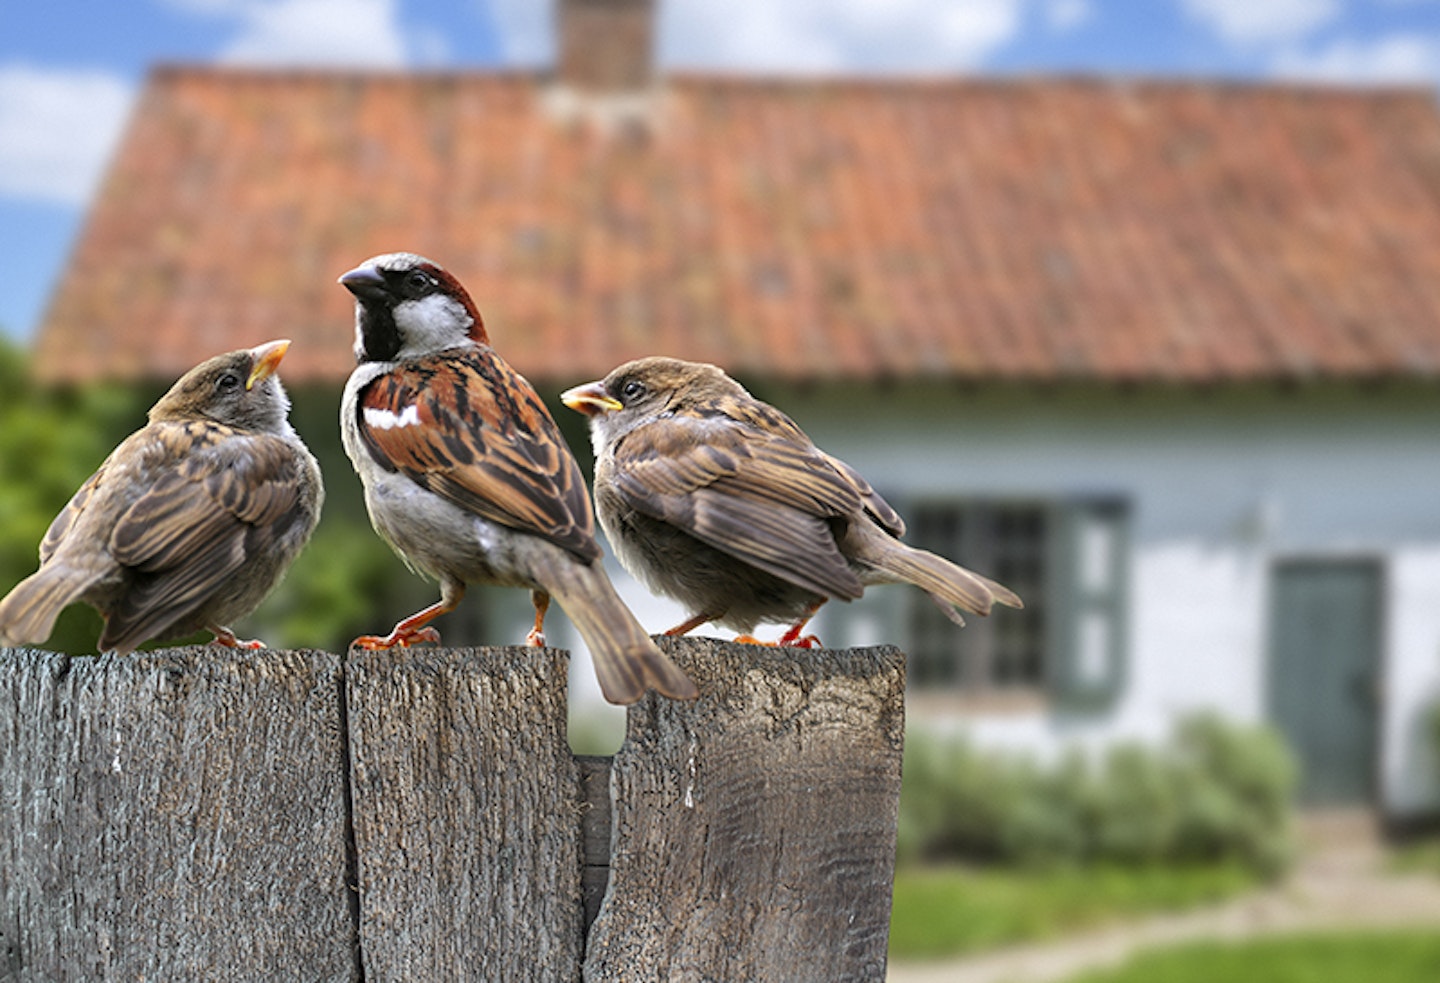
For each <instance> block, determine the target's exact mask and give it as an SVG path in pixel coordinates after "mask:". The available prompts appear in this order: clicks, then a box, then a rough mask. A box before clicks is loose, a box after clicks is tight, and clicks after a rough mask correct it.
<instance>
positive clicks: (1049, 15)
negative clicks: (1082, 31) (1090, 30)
mask: <svg viewBox="0 0 1440 983" xmlns="http://www.w3.org/2000/svg"><path fill="white" fill-rule="evenodd" d="M1094 13H1095V8H1094V6H1093V5H1092V4H1091V2H1090V0H1048V2H1047V3H1046V4H1045V23H1046V25H1047V26H1048V27H1049V28H1050V29H1051V30H1052V31H1068V30H1071V29H1072V28H1076V27H1079V26H1080V25H1081V24H1084V23H1085V22H1086V21H1088V20H1089V19H1090V18H1091V17H1092V16H1093V15H1094Z"/></svg>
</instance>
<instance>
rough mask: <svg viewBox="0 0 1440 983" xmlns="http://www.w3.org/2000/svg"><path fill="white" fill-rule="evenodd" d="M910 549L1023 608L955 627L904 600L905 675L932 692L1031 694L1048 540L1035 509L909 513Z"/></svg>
mask: <svg viewBox="0 0 1440 983" xmlns="http://www.w3.org/2000/svg"><path fill="white" fill-rule="evenodd" d="M911 518H912V522H911V529H912V535H911V536H910V537H909V540H910V542H911V543H912V544H914V545H916V546H919V547H921V548H923V549H928V550H930V551H932V552H934V553H939V554H940V555H942V556H945V557H948V558H949V559H951V560H954V561H956V562H958V563H960V564H961V565H962V566H966V567H969V568H970V569H972V570H974V571H976V572H977V573H981V574H984V575H985V576H987V577H989V578H991V579H993V580H998V581H999V582H1000V583H1002V584H1004V585H1005V586H1007V587H1009V588H1010V589H1011V590H1013V591H1015V592H1016V593H1017V594H1019V595H1020V596H1021V598H1022V599H1023V600H1024V601H1025V608H1024V609H1023V610H1020V611H1016V610H1013V609H1010V608H1006V607H997V608H996V610H995V611H994V612H992V614H991V616H990V617H988V618H982V617H979V616H971V615H967V616H966V622H967V624H966V627H965V628H963V629H962V628H957V627H956V626H955V625H954V624H952V623H951V622H950V621H949V620H948V619H947V618H946V617H945V615H944V614H943V613H942V612H941V611H940V610H939V609H938V608H937V607H936V606H935V605H934V604H933V603H932V602H931V601H930V599H929V598H927V597H925V596H924V595H923V594H918V593H917V594H914V596H913V597H912V599H911V602H910V610H911V616H910V629H911V633H910V652H909V656H910V677H911V679H912V680H913V681H914V682H915V683H916V684H917V685H919V686H926V687H933V688H943V687H951V688H956V687H959V688H965V689H969V690H984V689H991V688H1014V687H1019V688H1038V687H1039V686H1040V685H1041V684H1042V683H1043V681H1044V677H1045V658H1044V638H1045V616H1046V604H1045V596H1044V593H1045V591H1044V588H1045V566H1046V557H1047V544H1046V537H1047V534H1048V530H1047V522H1046V511H1045V509H1044V508H1042V507H1040V506H1034V505H1015V504H991V503H982V502H974V503H955V504H943V505H941V504H932V505H926V506H922V507H920V508H917V509H914V510H912V513H911Z"/></svg>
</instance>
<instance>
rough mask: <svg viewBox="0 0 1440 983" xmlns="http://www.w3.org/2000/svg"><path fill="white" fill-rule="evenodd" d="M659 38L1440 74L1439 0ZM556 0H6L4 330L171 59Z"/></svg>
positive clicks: (274, 61) (734, 66) (767, 18)
mask: <svg viewBox="0 0 1440 983" xmlns="http://www.w3.org/2000/svg"><path fill="white" fill-rule="evenodd" d="M657 2H658V3H659V5H660V8H661V20H660V29H659V40H658V49H659V50H658V58H659V61H660V63H661V64H662V66H665V67H669V68H675V69H690V68H696V69H721V70H726V71H751V72H765V73H777V72H778V73H786V74H790V73H811V74H813V73H861V74H871V75H873V74H932V73H937V72H939V73H963V74H972V75H973V74H1015V73H1076V72H1080V73H1087V74H1117V75H1126V76H1156V75H1158V76H1177V75H1181V76H1190V77H1216V78H1222V77H1223V78H1243V79H1255V80H1277V81H1293V80H1301V81H1307V82H1317V83H1320V84H1327V85H1331V84H1338V85H1374V84H1393V83H1400V84H1417V85H1423V86H1428V87H1432V88H1433V87H1436V86H1437V85H1440V0H657ZM550 17H551V8H550V5H549V3H547V2H545V0H450V2H439V0H125V2H116V0H45V2H43V3H41V2H33V0H0V27H3V30H0V263H3V267H4V269H5V271H6V277H5V284H6V289H5V290H0V330H3V331H5V332H7V333H9V334H10V335H12V336H15V337H19V338H28V337H29V336H30V335H31V334H32V332H33V331H34V329H35V327H36V326H37V325H38V322H39V320H40V318H41V316H42V315H43V311H44V305H45V303H46V301H47V299H48V296H49V293H50V290H51V289H52V288H53V286H54V284H55V281H56V278H57V276H58V275H59V272H60V269H61V267H62V265H63V263H64V260H65V257H66V255H67V253H68V251H69V249H70V246H71V243H72V240H73V239H74V237H75V235H76V234H77V232H78V230H79V228H80V223H81V222H82V221H83V217H84V212H85V207H86V204H87V202H88V201H89V198H90V196H91V194H92V192H93V190H94V187H95V185H96V182H97V181H98V179H99V177H100V175H101V174H102V173H103V170H104V166H105V163H106V160H107V159H108V156H109V154H110V152H111V150H112V148H113V147H114V144H115V141H116V139H117V138H118V136H119V134H120V133H121V131H122V129H123V126H124V122H125V119H126V117H127V114H128V112H129V110H130V107H131V105H132V104H133V101H134V99H135V96H136V94H137V93H138V92H139V90H140V87H141V86H142V84H143V81H144V76H145V72H146V69H147V67H148V66H149V65H151V64H153V63H155V62H157V61H166V62H177V61H178V62H189V63H218V64H245V65H273V66H282V65H343V66H348V67H356V66H375V67H383V68H391V69H394V68H405V67H418V68H470V67H474V68H485V67H502V66H535V65H541V64H545V63H546V62H547V61H548V60H549V58H550V56H551V40H550V28H549V24H550Z"/></svg>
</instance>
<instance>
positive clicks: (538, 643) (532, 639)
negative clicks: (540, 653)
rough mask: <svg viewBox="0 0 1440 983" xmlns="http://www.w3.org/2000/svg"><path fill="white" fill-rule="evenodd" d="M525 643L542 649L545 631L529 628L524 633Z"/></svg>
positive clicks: (533, 647)
mask: <svg viewBox="0 0 1440 983" xmlns="http://www.w3.org/2000/svg"><path fill="white" fill-rule="evenodd" d="M525 644H526V645H528V646H530V647H531V648H532V649H543V648H544V647H545V633H544V632H543V631H537V630H536V629H534V628H531V629H530V630H529V631H528V632H526V633H525Z"/></svg>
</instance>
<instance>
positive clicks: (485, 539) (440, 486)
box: [340, 253, 696, 703]
mask: <svg viewBox="0 0 1440 983" xmlns="http://www.w3.org/2000/svg"><path fill="white" fill-rule="evenodd" d="M340 282H341V283H342V284H344V285H345V287H346V288H347V289H349V291H350V292H351V293H353V294H354V295H355V357H356V360H357V361H358V362H359V363H360V364H359V366H358V367H357V368H356V369H355V371H354V372H353V373H352V374H351V376H350V381H349V382H348V383H347V384H346V386H345V397H344V401H343V403H342V405H341V409H340V427H341V433H342V435H343V437H344V442H345V451H346V453H347V454H349V455H350V461H351V463H352V464H354V466H355V471H356V473H358V474H359V475H360V480H361V482H362V483H363V484H364V486H365V505H366V507H367V508H368V509H369V511H370V520H371V522H372V523H373V524H374V526H375V530H376V531H377V532H378V533H379V534H380V536H381V537H382V538H383V539H384V540H385V541H386V542H387V543H389V544H390V546H391V548H392V549H394V550H395V552H396V553H398V554H400V556H401V558H402V559H404V560H405V562H406V563H407V564H408V565H409V567H410V568H411V569H412V570H414V571H415V572H417V573H420V574H422V575H424V576H427V577H430V578H432V579H435V580H438V581H439V582H440V601H439V602H438V603H436V604H433V605H431V606H430V607H428V608H425V609H424V610H422V611H419V612H417V613H416V614H413V615H411V616H410V617H408V618H405V619H404V620H402V621H401V622H400V623H399V624H397V625H396V626H395V628H394V630H392V631H391V632H390V634H389V635H387V636H384V637H376V636H370V635H367V636H364V637H361V638H358V639H356V640H355V644H356V645H358V646H360V647H363V648H389V647H392V646H397V645H399V646H406V645H411V644H413V643H415V642H419V641H432V642H438V641H439V638H440V636H439V633H438V632H436V630H435V629H434V628H433V627H427V626H428V623H429V622H430V621H432V620H433V619H434V618H436V617H438V616H439V615H442V614H445V613H446V612H448V611H452V610H454V608H455V607H456V605H458V604H459V603H460V599H461V597H463V596H464V594H465V587H466V585H467V584H475V583H479V584H496V585H502V586H510V587H528V588H530V591H531V599H532V601H533V602H534V604H535V627H534V629H533V630H532V631H531V632H530V634H529V636H528V638H527V639H526V640H527V642H528V643H529V644H531V645H544V644H545V635H544V625H545V612H546V609H547V608H548V606H549V603H550V598H551V597H552V596H553V597H554V598H555V599H556V600H558V601H559V602H560V606H561V607H563V608H564V609H565V612H566V613H567V614H569V615H570V618H571V620H572V621H573V622H574V623H575V627H576V628H577V629H578V630H579V632H580V635H581V637H583V638H584V639H585V643H586V644H587V645H588V646H589V647H590V651H591V654H592V655H593V656H594V659H595V670H596V674H597V676H598V677H599V680H600V688H601V691H602V692H603V693H604V694H605V698H606V699H607V700H609V701H610V702H612V703H633V702H634V701H636V700H638V699H639V698H640V697H641V696H642V695H643V694H644V692H645V690H646V688H647V687H651V688H654V689H656V690H658V691H659V692H661V693H663V694H665V695H666V696H670V697H674V698H676V699H690V698H691V697H694V696H695V695H696V689H695V685H694V683H692V682H691V681H690V679H689V678H688V677H687V676H686V675H685V674H684V673H683V672H681V671H680V670H679V669H678V668H677V667H676V666H675V665H674V664H673V663H672V662H671V661H670V660H669V659H668V658H666V656H665V655H664V654H663V653H662V652H661V651H660V649H659V648H657V647H656V645H655V643H654V641H652V640H651V638H650V636H649V635H647V634H645V630H644V629H643V628H641V627H640V623H639V622H638V621H636V620H635V616H634V615H633V614H631V613H630V609H629V608H627V607H626V606H625V603H624V602H623V601H622V600H621V599H620V596H619V595H618V594H616V593H615V588H614V587H613V586H612V585H611V583H610V578H609V577H608V576H607V575H606V573H605V568H604V566H603V564H602V563H601V562H600V547H599V545H598V544H596V542H595V533H594V527H595V520H594V516H593V514H592V513H591V510H590V500H589V497H588V496H587V495H586V491H585V483H584V480H583V479H582V478H581V476H580V468H579V466H578V465H577V464H576V463H575V458H574V457H573V456H572V455H571V454H570V450H569V448H568V447H566V446H565V442H564V440H563V439H562V438H561V436H560V431H559V429H558V428H557V427H556V426H555V421H554V420H553V419H552V418H551V417H550V414H549V412H548V411H547V410H546V409H545V404H544V403H542V402H541V400H540V397H539V396H538V395H536V393H535V390H534V389H532V388H531V386H530V383H528V382H526V381H525V379H524V378H523V377H522V376H521V375H520V374H519V373H517V372H516V371H515V370H514V369H512V368H511V367H510V366H509V365H507V364H506V363H505V361H504V359H502V358H501V357H500V356H499V355H497V354H496V353H495V350H494V349H493V348H491V347H490V340H489V337H488V336H487V335H486V333H485V326H484V324H483V323H482V322H481V320H480V313H479V311H477V310H476V308H475V304H474V302H473V301H471V299H470V295H469V294H468V293H466V291H465V288H464V287H462V286H461V285H460V282H459V281H458V280H456V279H455V277H453V276H451V275H450V274H449V273H448V272H446V271H445V270H443V269H441V268H440V267H439V266H437V265H436V264H434V263H432V262H430V261H429V260H427V259H425V258H423V257H420V256H416V255H414V254H413V253H391V254H388V255H384V256H376V257H375V258H373V259H369V260H366V261H365V262H364V263H362V264H361V265H360V266H358V267H356V268H355V269H353V270H351V271H350V272H348V273H346V274H345V275H344V276H342V277H340Z"/></svg>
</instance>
